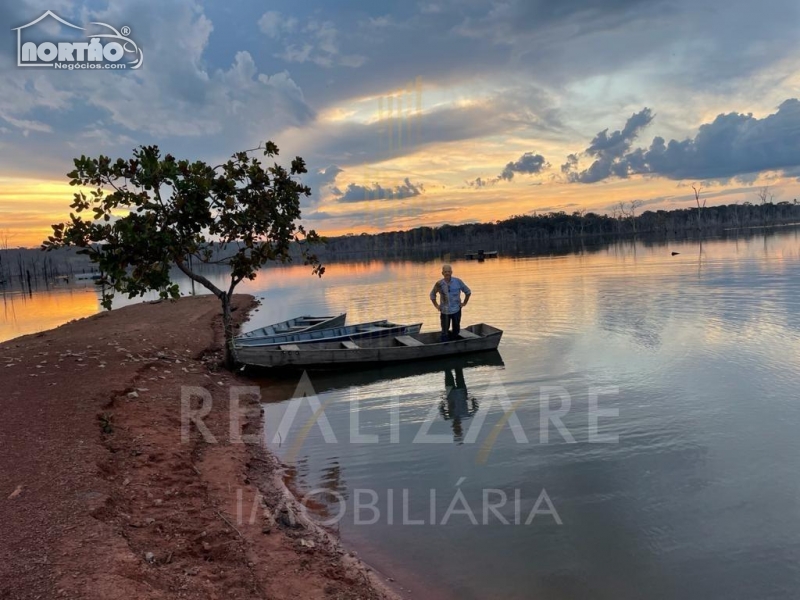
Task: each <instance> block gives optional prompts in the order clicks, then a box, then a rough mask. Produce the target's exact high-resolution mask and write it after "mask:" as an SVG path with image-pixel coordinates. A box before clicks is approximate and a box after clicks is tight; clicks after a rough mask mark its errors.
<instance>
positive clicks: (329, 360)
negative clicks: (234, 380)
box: [235, 323, 503, 369]
mask: <svg viewBox="0 0 800 600" xmlns="http://www.w3.org/2000/svg"><path fill="white" fill-rule="evenodd" d="M465 331H467V332H469V333H470V334H472V335H473V336H474V337H461V338H459V339H457V340H452V341H447V342H441V341H438V340H439V337H440V335H441V334H440V333H439V332H434V333H418V334H413V335H407V336H393V337H384V338H380V339H367V340H362V341H360V342H359V343H358V344H351V345H350V347H346V346H345V345H344V344H343V343H341V342H340V343H337V342H322V343H311V344H303V345H302V346H294V347H293V348H292V347H286V346H284V347H281V346H271V347H262V348H253V347H240V348H236V350H235V353H236V359H237V361H238V362H239V363H241V364H244V365H253V366H258V367H276V368H292V369H318V368H321V369H330V368H331V367H336V366H361V365H371V364H386V363H397V362H405V361H414V360H424V359H428V358H439V357H445V356H454V355H459V354H466V353H469V352H482V351H484V350H495V349H497V347H498V346H499V345H500V339H501V338H502V335H503V332H502V330H500V329H496V328H494V327H492V326H490V325H486V324H484V323H481V324H478V325H470V326H469V327H467V328H465ZM464 335H467V334H464ZM399 338H406V343H403V342H402V341H400V340H399ZM408 338H410V339H411V340H412V341H416V342H417V343H416V344H413V345H408ZM353 346H355V347H353Z"/></svg>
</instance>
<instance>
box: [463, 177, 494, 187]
mask: <svg viewBox="0 0 800 600" xmlns="http://www.w3.org/2000/svg"><path fill="white" fill-rule="evenodd" d="M498 181H500V178H499V177H497V178H495V179H484V178H483V177H478V178H476V179H473V180H472V181H467V185H468V186H469V187H473V188H482V187H487V186H490V185H495V184H496V183H497V182H498Z"/></svg>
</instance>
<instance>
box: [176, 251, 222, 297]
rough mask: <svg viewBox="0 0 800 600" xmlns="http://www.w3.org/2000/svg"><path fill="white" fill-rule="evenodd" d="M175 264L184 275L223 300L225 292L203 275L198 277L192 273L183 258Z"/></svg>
mask: <svg viewBox="0 0 800 600" xmlns="http://www.w3.org/2000/svg"><path fill="white" fill-rule="evenodd" d="M175 264H176V265H177V266H178V268H179V269H180V270H181V271H183V273H184V274H185V275H186V276H187V277H189V278H190V279H193V280H194V281H196V282H197V283H199V284H200V285H202V286H204V287H205V288H206V289H208V290H210V291H211V292H212V293H213V294H214V295H215V296H216V297H217V298H222V297H223V296H224V295H225V292H223V291H222V290H221V289H219V288H218V287H217V286H215V285H214V284H213V283H211V282H210V281H209V280H208V279H206V278H205V277H203V276H202V275H198V274H197V273H194V272H193V271H191V270H190V269H189V268H188V267H187V266H186V264H184V262H183V258H181V259H180V260H178V259H175Z"/></svg>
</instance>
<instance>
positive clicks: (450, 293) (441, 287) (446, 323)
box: [430, 265, 472, 342]
mask: <svg viewBox="0 0 800 600" xmlns="http://www.w3.org/2000/svg"><path fill="white" fill-rule="evenodd" d="M442 275H443V277H444V278H443V279H440V280H439V281H437V282H436V285H434V286H433V289H432V290H431V294H430V297H431V302H433V305H434V306H435V307H436V309H437V310H438V311H439V312H440V313H441V315H440V316H441V322H442V341H443V342H446V341H447V340H448V339H456V338H457V337H458V332H459V331H460V330H461V308H462V307H464V306H466V305H467V302H469V297H470V295H471V294H472V291H471V290H470V289H469V288H468V287H467V285H466V284H465V283H464V282H463V281H461V280H460V279H459V278H458V277H453V267H451V266H450V265H442ZM461 292H464V301H463V302H462V301H461ZM437 296H438V298H439V301H438V302H437V301H436V300H437ZM451 324H452V326H453V331H452V334H449V333H448V330H449V329H450V325H451Z"/></svg>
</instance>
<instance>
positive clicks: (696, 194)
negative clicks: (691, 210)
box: [692, 184, 706, 231]
mask: <svg viewBox="0 0 800 600" xmlns="http://www.w3.org/2000/svg"><path fill="white" fill-rule="evenodd" d="M692 189H693V190H694V200H695V202H697V229H698V231H702V229H703V209H704V208H705V207H706V200H705V198H703V203H702V204H701V203H700V192H701V191H702V190H703V187H702V186H695V185H694V184H692Z"/></svg>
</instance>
